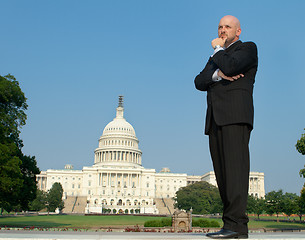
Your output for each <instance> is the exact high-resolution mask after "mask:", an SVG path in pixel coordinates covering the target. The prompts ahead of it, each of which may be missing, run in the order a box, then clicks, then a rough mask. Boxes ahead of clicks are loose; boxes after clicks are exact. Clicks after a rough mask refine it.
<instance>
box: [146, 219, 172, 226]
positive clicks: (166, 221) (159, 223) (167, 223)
mask: <svg viewBox="0 0 305 240" xmlns="http://www.w3.org/2000/svg"><path fill="white" fill-rule="evenodd" d="M166 226H172V219H171V218H162V219H161V220H150V221H146V222H145V223H144V227H166Z"/></svg>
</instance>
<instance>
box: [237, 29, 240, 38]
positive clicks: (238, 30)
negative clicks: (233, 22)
mask: <svg viewBox="0 0 305 240" xmlns="http://www.w3.org/2000/svg"><path fill="white" fill-rule="evenodd" d="M240 34H241V28H237V29H236V36H237V37H239V35H240Z"/></svg>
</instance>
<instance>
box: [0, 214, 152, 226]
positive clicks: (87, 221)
mask: <svg viewBox="0 0 305 240" xmlns="http://www.w3.org/2000/svg"><path fill="white" fill-rule="evenodd" d="M156 218H158V217H146V216H128V215H121V216H120V215H110V216H78V215H49V216H47V215H45V216H13V217H12V216H10V217H1V218H0V227H4V226H7V227H31V226H35V227H45V228H52V227H59V228H61V227H69V228H99V227H108V226H122V225H123V226H134V225H139V226H141V225H144V222H146V221H149V220H155V219H156Z"/></svg>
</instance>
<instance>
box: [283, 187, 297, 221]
mask: <svg viewBox="0 0 305 240" xmlns="http://www.w3.org/2000/svg"><path fill="white" fill-rule="evenodd" d="M297 200H298V196H297V195H296V194H295V193H285V194H284V195H283V212H284V213H285V214H286V215H287V216H290V215H292V214H294V213H297V206H298V202H297Z"/></svg>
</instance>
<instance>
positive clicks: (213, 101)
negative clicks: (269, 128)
mask: <svg viewBox="0 0 305 240" xmlns="http://www.w3.org/2000/svg"><path fill="white" fill-rule="evenodd" d="M257 66H258V58H257V48H256V45H255V43H253V42H244V43H243V42H241V41H240V40H239V41H237V42H235V43H234V44H232V45H231V46H230V47H228V48H227V49H225V50H222V51H218V52H217V53H216V54H214V56H213V57H210V59H209V61H208V63H207V64H206V66H205V68H204V69H203V70H202V71H201V72H200V74H198V75H197V76H196V78H195V87H196V88H197V89H198V90H200V91H207V105H208V106H207V114H206V124H205V134H207V135H208V134H209V129H210V125H211V117H212V115H213V117H214V120H215V122H216V124H217V125H218V126H224V125H229V124H238V123H246V124H249V125H250V127H251V128H253V118H254V108H253V85H254V81H255V75H256V71H257ZM218 68H219V69H220V70H221V71H222V72H223V73H224V74H225V75H226V76H235V75H238V74H241V73H242V74H244V77H242V78H239V79H238V80H235V81H233V82H231V81H228V80H221V81H218V82H214V81H213V80H212V75H213V73H214V72H215V70H216V69H218Z"/></svg>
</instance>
